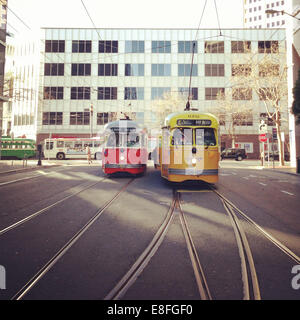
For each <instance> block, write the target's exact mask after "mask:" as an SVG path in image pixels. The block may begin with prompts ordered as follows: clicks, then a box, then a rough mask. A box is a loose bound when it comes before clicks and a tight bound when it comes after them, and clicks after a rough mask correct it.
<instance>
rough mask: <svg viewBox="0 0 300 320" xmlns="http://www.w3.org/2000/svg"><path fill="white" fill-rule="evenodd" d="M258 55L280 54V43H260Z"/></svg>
mask: <svg viewBox="0 0 300 320" xmlns="http://www.w3.org/2000/svg"><path fill="white" fill-rule="evenodd" d="M258 53H278V41H258Z"/></svg>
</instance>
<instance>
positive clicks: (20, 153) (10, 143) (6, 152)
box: [0, 136, 36, 159]
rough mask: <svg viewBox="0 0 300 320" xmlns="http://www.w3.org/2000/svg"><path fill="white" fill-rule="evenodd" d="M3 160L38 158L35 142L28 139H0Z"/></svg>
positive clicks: (0, 152)
mask: <svg viewBox="0 0 300 320" xmlns="http://www.w3.org/2000/svg"><path fill="white" fill-rule="evenodd" d="M0 155H1V159H28V158H32V157H35V156H36V143H35V140H32V139H26V138H11V137H3V136H2V137H1V138H0Z"/></svg>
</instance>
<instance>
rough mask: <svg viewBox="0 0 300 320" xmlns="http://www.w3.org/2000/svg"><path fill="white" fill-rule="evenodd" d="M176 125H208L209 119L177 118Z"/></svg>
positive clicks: (209, 123)
mask: <svg viewBox="0 0 300 320" xmlns="http://www.w3.org/2000/svg"><path fill="white" fill-rule="evenodd" d="M177 125H178V126H210V125H211V120H209V119H179V120H177Z"/></svg>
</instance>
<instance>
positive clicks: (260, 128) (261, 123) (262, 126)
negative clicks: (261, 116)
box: [258, 120, 268, 133]
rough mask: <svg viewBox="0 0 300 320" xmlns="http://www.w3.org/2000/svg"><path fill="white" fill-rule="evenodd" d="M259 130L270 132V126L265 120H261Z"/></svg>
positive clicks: (260, 131)
mask: <svg viewBox="0 0 300 320" xmlns="http://www.w3.org/2000/svg"><path fill="white" fill-rule="evenodd" d="M258 131H259V133H267V132H268V126H267V125H266V124H265V122H264V120H261V122H260V125H259V129H258Z"/></svg>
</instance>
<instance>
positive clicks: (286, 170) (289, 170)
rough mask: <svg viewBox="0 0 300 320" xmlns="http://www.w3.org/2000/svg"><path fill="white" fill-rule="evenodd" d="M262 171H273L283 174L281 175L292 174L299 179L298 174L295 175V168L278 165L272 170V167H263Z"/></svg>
mask: <svg viewBox="0 0 300 320" xmlns="http://www.w3.org/2000/svg"><path fill="white" fill-rule="evenodd" d="M262 168H263V170H273V171H276V172H283V173H289V174H294V175H296V176H299V177H300V174H299V173H297V168H296V167H290V166H279V165H275V166H274V168H273V166H269V167H268V166H266V165H265V166H264V167H262Z"/></svg>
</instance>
